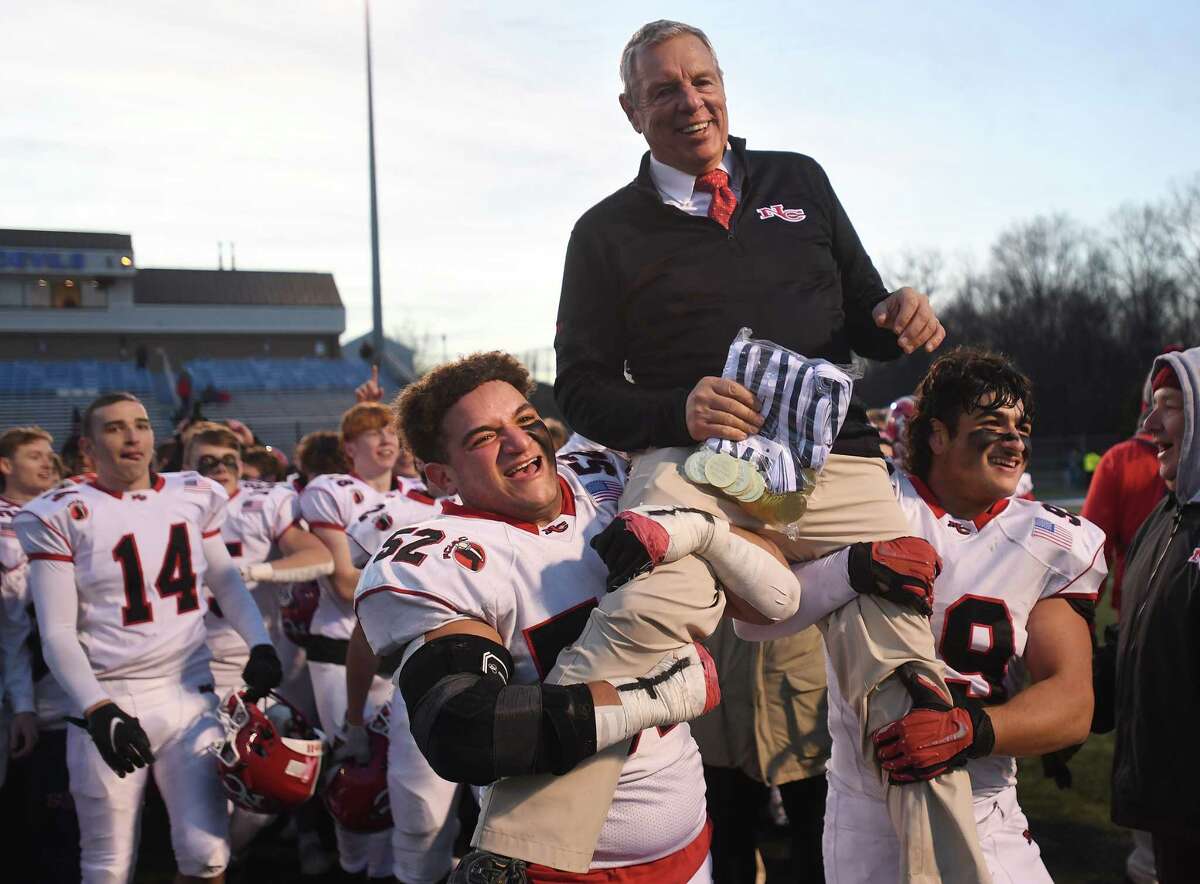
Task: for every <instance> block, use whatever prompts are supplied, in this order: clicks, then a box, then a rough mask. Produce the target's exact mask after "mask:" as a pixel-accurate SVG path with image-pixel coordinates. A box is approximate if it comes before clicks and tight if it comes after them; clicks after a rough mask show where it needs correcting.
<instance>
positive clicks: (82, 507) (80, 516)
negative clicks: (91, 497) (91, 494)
mask: <svg viewBox="0 0 1200 884" xmlns="http://www.w3.org/2000/svg"><path fill="white" fill-rule="evenodd" d="M67 513H68V514H69V515H70V516H71V518H72V519H74V520H75V521H76V522H82V521H83V520H84V519H86V518H87V517H88V515H89V513H88V508H87V505H86V504H85V503H84V502H83V501H82V500H76V501H73V502H72V503H71V504H70V505H69V506H68V507H67Z"/></svg>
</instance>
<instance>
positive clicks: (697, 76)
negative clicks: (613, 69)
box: [620, 34, 729, 175]
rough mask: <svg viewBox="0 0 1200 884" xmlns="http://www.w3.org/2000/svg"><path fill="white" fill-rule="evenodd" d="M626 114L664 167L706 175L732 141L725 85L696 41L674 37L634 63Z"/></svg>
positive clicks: (624, 106)
mask: <svg viewBox="0 0 1200 884" xmlns="http://www.w3.org/2000/svg"><path fill="white" fill-rule="evenodd" d="M629 90H630V94H629V95H622V96H621V98H620V101H621V108H622V109H623V110H624V111H625V116H626V117H628V118H629V122H630V124H631V125H632V126H633V128H634V131H636V132H640V133H641V134H642V135H644V136H645V138H646V143H647V144H649V145H650V152H651V153H652V154H654V157H655V159H657V160H658V161H659V162H662V163H666V164H667V165H668V166H671V167H673V168H676V169H679V170H680V171H681V172H687V173H689V174H691V175H702V174H704V173H705V172H708V171H711V170H712V169H715V168H716V167H717V166H719V165H720V164H721V157H722V156H724V154H725V144H726V142H727V141H728V140H729V115H728V112H727V111H726V108H725V84H724V82H723V81H722V79H721V72H720V70H719V69H718V67H717V61H716V59H715V58H713V56H712V53H711V52H709V51H708V49H707V48H706V47H705V45H704V44H703V43H702V42H700V40H699V39H698V38H697V37H694V36H692V35H691V34H686V35H684V36H681V37H672V38H671V39H669V40H665V41H663V42H662V43H659V44H658V45H657V46H648V47H645V48H643V49H641V50H639V51H638V53H637V55H636V56H635V57H634V64H633V77H632V82H631V83H630V84H629Z"/></svg>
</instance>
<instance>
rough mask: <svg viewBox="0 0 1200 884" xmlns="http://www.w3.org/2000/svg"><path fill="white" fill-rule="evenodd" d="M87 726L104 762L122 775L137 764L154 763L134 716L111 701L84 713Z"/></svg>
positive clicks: (131, 770)
mask: <svg viewBox="0 0 1200 884" xmlns="http://www.w3.org/2000/svg"><path fill="white" fill-rule="evenodd" d="M86 717H87V729H88V733H89V734H91V735H92V742H94V743H95V744H96V749H97V750H99V752H100V757H101V758H103V759H104V763H105V764H107V765H108V766H109V767H111V768H112V769H113V772H114V773H116V775H117V776H118V777H122V778H124V776H125V775H126V774H131V773H133V772H134V771H135V770H137V769H138V768H139V767H145V766H146V765H148V764H153V763H154V752H152V751H151V749H150V738H149V737H147V736H146V732H145V731H144V730H142V726H141V724H140V723H139V722H138V720H137V719H136V718H134V717H133V716H131V715H127V714H126V713H125V712H124V711H123V710H122V709H121V707H120V706H118V705H117V704H116V703H113V702H111V701H110V702H107V703H102V704H101V705H99V706H97V707H95V708H94V709H92V711H91V712H89V713H87V715H86Z"/></svg>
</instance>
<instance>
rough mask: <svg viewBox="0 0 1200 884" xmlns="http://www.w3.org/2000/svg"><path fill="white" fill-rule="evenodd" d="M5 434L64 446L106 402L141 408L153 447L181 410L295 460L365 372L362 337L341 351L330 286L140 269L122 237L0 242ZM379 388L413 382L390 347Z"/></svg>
mask: <svg viewBox="0 0 1200 884" xmlns="http://www.w3.org/2000/svg"><path fill="white" fill-rule="evenodd" d="M0 318H2V321H0V427H3V426H10V425H13V424H18V423H20V424H24V423H38V424H40V425H41V426H43V427H45V428H46V429H47V430H49V431H50V432H52V433H53V434H54V435H55V438H56V439H57V440H59V441H61V440H62V439H63V438H65V436H66V435H67V434H68V433H69V432H70V429H71V421H72V416H73V414H74V413H75V411H76V409H81V408H83V407H85V406H86V404H87V403H88V402H89V401H91V399H92V398H93V397H95V396H96V395H97V394H98V393H100V392H105V391H109V390H129V391H131V392H134V393H136V394H138V395H139V396H140V397H142V398H143V400H145V401H146V405H147V408H148V409H149V410H150V413H151V417H152V418H153V419H154V423H155V431H156V434H157V435H158V436H159V438H166V436H167V435H169V433H170V427H171V422H170V416H171V415H172V414H174V413H176V412H177V411H178V409H179V408H180V405H181V400H180V396H179V391H180V389H181V384H180V378H181V376H184V375H185V373H186V378H187V379H188V380H187V381H185V383H184V384H183V385H182V389H185V390H187V389H188V388H190V400H191V402H192V403H195V402H200V409H201V411H202V413H203V414H204V416H206V417H210V418H222V417H238V418H240V419H242V420H244V421H246V422H247V423H249V424H250V425H251V426H252V427H254V429H255V430H256V431H257V432H258V434H259V435H260V436H261V437H262V438H263V439H264V440H265V441H267V442H269V443H271V444H274V445H280V446H283V447H285V448H289V449H290V447H291V446H292V444H294V442H295V441H296V440H297V439H298V438H299V436H300V435H302V434H303V433H306V432H309V431H310V430H313V429H324V428H330V427H334V426H336V425H337V420H338V417H339V416H340V415H341V413H342V411H343V410H345V408H347V407H348V406H349V404H350V403H352V402H353V393H352V391H353V389H354V387H355V386H356V385H357V384H359V383H360V382H361V381H362V380H363V379H364V378H365V377H366V376H367V373H368V371H369V369H368V363H367V361H366V359H364V358H363V357H364V355H369V351H365V352H364V351H363V349H362V345H363V343H365V341H366V337H365V336H364V338H359V339H357V340H355V341H353V342H350V343H349V344H347V345H346V347H345V348H343V347H341V346H340V345H339V337H340V336H341V334H342V332H344V331H345V327H346V311H345V307H344V306H343V305H342V300H341V296H340V295H339V294H338V290H337V285H336V284H335V282H334V279H333V276H332V275H331V274H328V273H299V272H277V271H258V270H250V271H247V270H175V269H149V268H147V269H139V268H138V266H137V262H136V260H135V257H134V251H133V240H132V237H131V236H130V235H129V234H122V233H87V232H66V231H45V230H0ZM385 350H386V352H385V354H384V359H383V374H384V380H385V381H386V382H390V383H388V386H389V387H390V388H392V389H394V388H395V387H398V386H402V385H403V384H405V383H408V382H409V381H410V380H412V378H413V376H414V373H413V367H412V357H413V353H412V351H411V350H410V349H408V348H407V347H405V346H403V345H402V344H399V343H398V342H395V341H388V343H387V346H386V348H385Z"/></svg>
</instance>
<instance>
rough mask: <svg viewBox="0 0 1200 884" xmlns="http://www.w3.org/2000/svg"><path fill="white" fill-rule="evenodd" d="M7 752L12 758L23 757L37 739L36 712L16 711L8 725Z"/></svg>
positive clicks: (31, 748) (31, 750)
mask: <svg viewBox="0 0 1200 884" xmlns="http://www.w3.org/2000/svg"><path fill="white" fill-rule="evenodd" d="M8 734H9V739H8V745H9V753H10V755H11V756H12V757H13V759H14V760H15V759H18V758H25V757H26V756H28V755H29V754H30V753H31V752H33V747H34V746H36V745H37V741H38V722H37V714H36V713H34V712H18V713H17V714H16V715H14V716H13V720H12V725H11V726H10V727H9V732H8Z"/></svg>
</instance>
